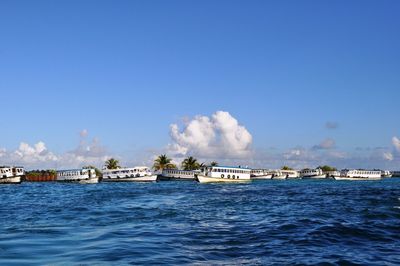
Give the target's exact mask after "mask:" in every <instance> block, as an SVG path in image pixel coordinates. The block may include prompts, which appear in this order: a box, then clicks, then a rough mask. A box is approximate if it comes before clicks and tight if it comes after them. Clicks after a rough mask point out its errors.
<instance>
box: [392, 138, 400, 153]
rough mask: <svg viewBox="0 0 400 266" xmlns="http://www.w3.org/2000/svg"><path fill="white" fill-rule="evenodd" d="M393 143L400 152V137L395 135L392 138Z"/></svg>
mask: <svg viewBox="0 0 400 266" xmlns="http://www.w3.org/2000/svg"><path fill="white" fill-rule="evenodd" d="M392 144H393V146H394V148H395V149H396V150H397V151H398V152H400V139H398V138H397V137H393V138H392Z"/></svg>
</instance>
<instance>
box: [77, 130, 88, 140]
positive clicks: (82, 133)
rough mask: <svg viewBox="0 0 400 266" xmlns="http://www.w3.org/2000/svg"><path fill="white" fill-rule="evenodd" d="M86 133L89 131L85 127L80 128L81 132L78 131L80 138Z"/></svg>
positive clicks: (85, 135)
mask: <svg viewBox="0 0 400 266" xmlns="http://www.w3.org/2000/svg"><path fill="white" fill-rule="evenodd" d="M88 134H89V132H88V131H87V129H82V130H81V132H79V135H80V136H81V137H82V138H85V137H87V135H88Z"/></svg>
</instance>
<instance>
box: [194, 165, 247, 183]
mask: <svg viewBox="0 0 400 266" xmlns="http://www.w3.org/2000/svg"><path fill="white" fill-rule="evenodd" d="M250 172H251V170H250V169H249V168H243V167H230V166H210V167H206V168H204V169H203V171H202V172H201V173H199V174H198V175H197V180H198V181H199V182H200V183H215V182H225V183H237V182H249V181H251V179H250Z"/></svg>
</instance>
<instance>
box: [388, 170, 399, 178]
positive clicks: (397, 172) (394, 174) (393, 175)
mask: <svg viewBox="0 0 400 266" xmlns="http://www.w3.org/2000/svg"><path fill="white" fill-rule="evenodd" d="M390 173H391V174H392V177H400V171H391V172H390Z"/></svg>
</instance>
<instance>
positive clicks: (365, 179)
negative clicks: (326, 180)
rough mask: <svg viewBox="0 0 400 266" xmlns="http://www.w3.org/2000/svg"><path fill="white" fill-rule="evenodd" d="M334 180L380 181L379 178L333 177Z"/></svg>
mask: <svg viewBox="0 0 400 266" xmlns="http://www.w3.org/2000/svg"><path fill="white" fill-rule="evenodd" d="M333 178H334V179H335V180H351V181H373V180H382V178H381V177H349V176H335V177H333Z"/></svg>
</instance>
